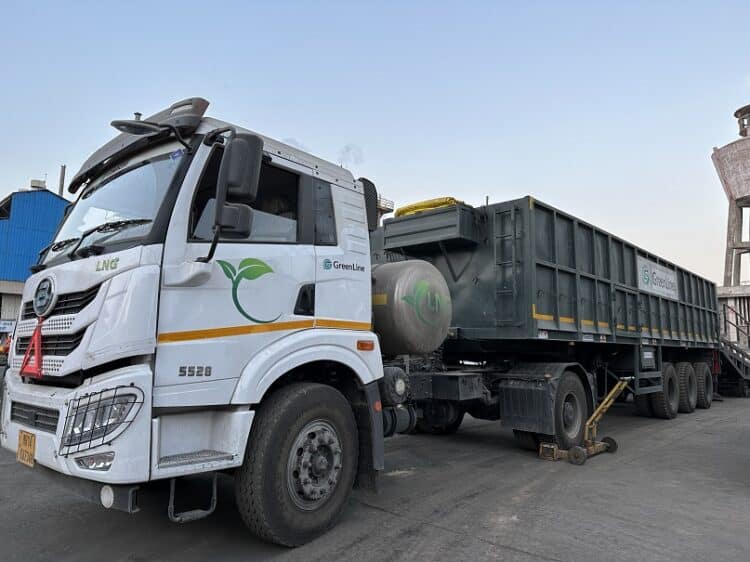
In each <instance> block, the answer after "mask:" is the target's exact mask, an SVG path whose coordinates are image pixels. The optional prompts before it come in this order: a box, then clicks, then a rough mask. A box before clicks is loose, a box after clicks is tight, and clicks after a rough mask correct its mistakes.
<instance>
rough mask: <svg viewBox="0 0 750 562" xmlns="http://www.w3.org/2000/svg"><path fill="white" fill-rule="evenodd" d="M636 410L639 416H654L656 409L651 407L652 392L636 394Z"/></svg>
mask: <svg viewBox="0 0 750 562" xmlns="http://www.w3.org/2000/svg"><path fill="white" fill-rule="evenodd" d="M634 403H635V411H636V412H637V413H638V415H639V416H644V417H647V418H650V417H653V415H654V409H653V408H652V407H651V395H650V394H639V395H638V396H635V400H634Z"/></svg>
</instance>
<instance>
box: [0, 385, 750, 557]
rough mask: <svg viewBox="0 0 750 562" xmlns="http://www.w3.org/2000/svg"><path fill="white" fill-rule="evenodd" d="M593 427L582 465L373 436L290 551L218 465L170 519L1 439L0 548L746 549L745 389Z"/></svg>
mask: <svg viewBox="0 0 750 562" xmlns="http://www.w3.org/2000/svg"><path fill="white" fill-rule="evenodd" d="M604 429H605V432H606V433H609V434H611V435H613V436H615V437H616V438H617V440H618V441H619V443H620V451H619V452H618V453H617V454H616V455H601V456H599V457H597V458H595V459H591V460H590V461H589V462H588V463H587V464H586V465H585V466H583V467H576V466H572V465H569V464H567V463H551V462H545V461H541V460H538V459H536V458H535V456H534V455H533V454H532V453H527V452H524V451H521V450H518V449H516V448H515V447H514V445H513V438H512V435H511V434H510V432H508V431H506V430H504V429H502V428H501V427H500V426H499V425H498V424H495V423H488V422H479V421H475V420H468V421H467V422H465V424H464V425H463V426H462V427H461V429H460V430H459V432H458V433H457V434H456V435H454V436H450V437H432V436H402V437H397V438H394V439H392V440H390V441H389V442H388V443H387V447H386V464H387V467H388V470H389V471H388V472H387V473H386V474H385V475H384V477H383V478H382V483H383V486H382V488H383V490H382V493H381V494H380V495H378V496H372V495H368V494H364V493H355V496H354V498H353V500H352V501H351V503H350V504H349V506H348V508H347V510H346V513H345V515H344V518H343V520H342V522H341V524H340V525H339V526H338V527H337V528H336V529H334V530H333V531H332V532H330V533H329V534H328V535H326V536H325V537H323V538H321V539H319V540H317V541H315V542H314V543H311V544H309V545H307V546H305V547H302V548H299V549H297V550H286V549H282V548H276V547H274V546H270V545H267V544H264V543H262V542H259V541H257V540H256V539H254V538H253V537H252V536H250V535H249V534H248V533H246V532H245V530H244V528H243V527H242V524H241V523H240V521H239V518H238V516H237V514H236V512H235V508H234V504H233V500H232V485H231V480H230V479H229V478H226V479H224V480H223V481H222V482H221V490H220V493H221V495H220V500H219V507H218V509H217V513H216V514H214V515H213V516H212V517H211V518H209V519H206V520H203V521H199V522H196V523H191V524H188V525H184V526H178V525H173V524H171V523H169V521H168V520H167V517H166V504H163V503H161V502H162V501H163V500H164V499H165V498H164V497H163V494H164V492H165V490H164V489H163V488H162V489H160V490H155V491H151V492H150V493H149V494H148V495H147V497H146V498H145V499H144V501H143V503H145V505H144V509H143V511H142V512H141V513H139V514H137V515H132V516H129V515H126V514H122V513H114V512H106V511H104V510H103V509H101V508H99V507H97V506H95V505H90V504H87V503H84V502H82V501H79V500H77V499H76V498H74V497H71V496H69V495H67V494H66V493H64V492H62V491H61V490H59V489H57V488H49V487H48V486H47V485H45V484H42V482H41V481H40V479H39V478H35V475H34V473H33V471H31V470H29V469H27V468H25V467H23V466H21V465H19V464H17V463H16V462H15V460H14V457H13V455H11V454H9V453H8V452H7V451H2V452H0V559H2V560H22V561H24V562H26V561H29V560H56V561H62V560H71V561H72V560H76V561H77V560H113V561H114V560H128V561H136V560H180V561H181V562H187V561H191V560H196V561H198V560H200V561H203V560H215V561H218V560H254V559H269V558H272V559H278V560H297V559H304V560H336V559H342V560H343V559H346V560H354V559H356V560H359V561H364V560H388V559H396V560H411V559H423V560H481V559H502V560H575V561H581V560H608V561H612V560H637V561H642V560H679V561H681V562H686V561H689V560H747V559H748V557H750V555H749V554H748V552H749V551H750V535H749V534H748V532H747V529H748V528H750V486H749V485H748V474H750V448H749V447H747V446H746V444H747V437H748V433H749V432H750V400H740V399H728V400H727V401H725V402H723V403H719V404H715V405H714V407H713V408H712V409H711V410H708V411H698V412H697V413H695V414H692V415H681V416H679V417H678V418H677V420H674V421H669V422H667V421H660V420H654V419H644V418H638V417H635V416H634V415H632V413H631V408H630V407H627V406H624V405H619V406H618V407H617V408H616V409H615V410H614V411H613V412H612V413H611V414H609V417H608V418H607V421H606V423H605V426H604Z"/></svg>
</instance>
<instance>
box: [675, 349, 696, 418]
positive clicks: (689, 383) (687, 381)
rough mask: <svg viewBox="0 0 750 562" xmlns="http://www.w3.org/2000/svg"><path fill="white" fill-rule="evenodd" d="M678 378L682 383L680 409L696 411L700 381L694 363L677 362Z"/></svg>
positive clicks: (682, 410) (686, 411) (690, 411)
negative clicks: (697, 378)
mask: <svg viewBox="0 0 750 562" xmlns="http://www.w3.org/2000/svg"><path fill="white" fill-rule="evenodd" d="M677 380H678V381H679V383H680V406H679V408H678V411H679V412H680V413H682V414H690V413H692V412H694V411H695V405H696V403H697V401H698V382H697V380H696V377H695V369H694V368H693V365H692V363H688V362H686V361H683V362H681V363H677Z"/></svg>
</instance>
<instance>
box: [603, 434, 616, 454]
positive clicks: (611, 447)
mask: <svg viewBox="0 0 750 562" xmlns="http://www.w3.org/2000/svg"><path fill="white" fill-rule="evenodd" d="M602 443H606V444H607V452H608V453H616V452H617V441H615V440H614V439H612V438H611V437H604V438H603V439H602Z"/></svg>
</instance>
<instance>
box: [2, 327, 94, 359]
mask: <svg viewBox="0 0 750 562" xmlns="http://www.w3.org/2000/svg"><path fill="white" fill-rule="evenodd" d="M84 332H85V330H81V331H80V332H77V333H75V334H61V335H55V336H48V335H42V355H57V356H63V357H64V356H66V355H70V353H71V352H72V351H73V350H74V349H75V348H76V347H78V345H79V344H80V343H81V340H82V339H83V334H84ZM30 343H31V336H29V337H26V338H17V339H16V355H23V354H24V353H26V350H27V349H28V348H29V344H30Z"/></svg>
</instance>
